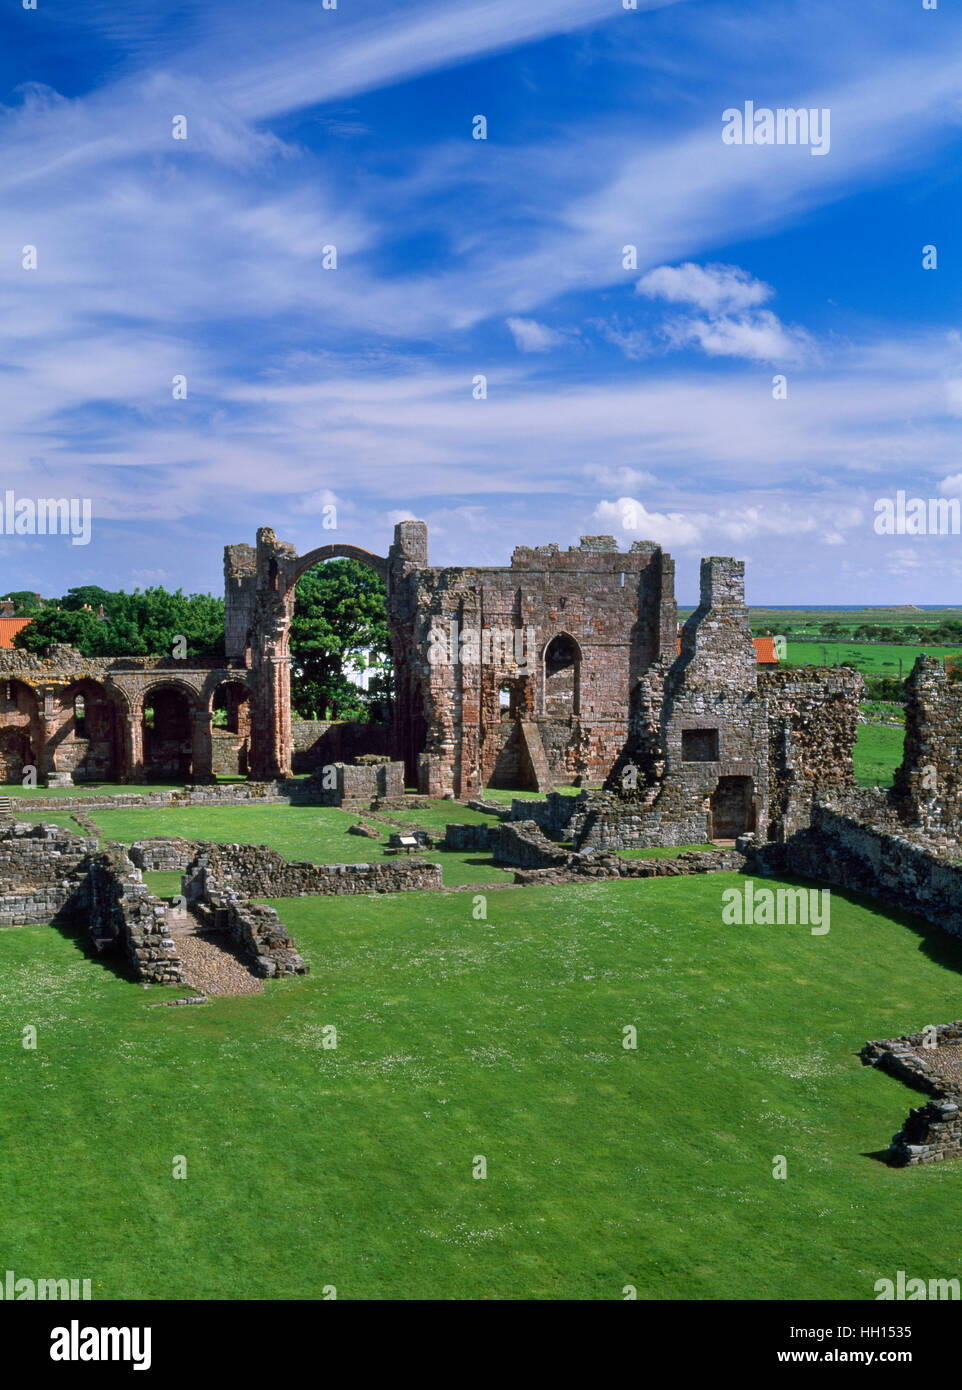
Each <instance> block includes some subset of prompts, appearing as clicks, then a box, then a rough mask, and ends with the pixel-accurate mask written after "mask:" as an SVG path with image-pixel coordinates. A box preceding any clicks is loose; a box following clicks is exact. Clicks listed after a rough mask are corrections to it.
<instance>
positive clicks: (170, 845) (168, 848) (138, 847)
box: [127, 838, 197, 873]
mask: <svg viewBox="0 0 962 1390" xmlns="http://www.w3.org/2000/svg"><path fill="white" fill-rule="evenodd" d="M196 853H197V843H196V841H194V840H178V839H176V838H171V839H161V838H158V839H154V840H137V841H135V843H134V844H132V845H130V846H129V848H128V850H127V854H128V855H129V857H130V859H131V862H132V863H134V864H136V866H137V868H138V869H140V870H141V871H143V870H145V869H146V870H148V871H151V872H157V871H160V872H167V873H177V872H179V873H183V872H184V870H185V869H186V868H187V866H188V864H189V863H190V861H191V860H192V859H193V858H194V855H195V854H196Z"/></svg>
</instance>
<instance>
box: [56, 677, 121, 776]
mask: <svg viewBox="0 0 962 1390" xmlns="http://www.w3.org/2000/svg"><path fill="white" fill-rule="evenodd" d="M54 706H55V710H56V716H55V718H56V732H55V734H54V739H53V748H52V750H51V753H52V760H53V766H52V770H53V771H54V772H67V773H70V774H71V776H72V777H73V778H75V779H76V780H77V781H99V780H102V781H106V782H112V781H114V780H115V779H116V777H117V775H118V769H119V768H120V766H121V764H122V761H123V740H122V736H121V728H120V719H119V710H118V706H117V702H116V700H115V699H113V698H112V696H111V694H110V693H109V691H108V690H107V689H106V688H105V686H103V685H102V684H101V683H100V682H99V681H95V680H91V679H89V678H86V677H84V678H81V679H80V680H76V681H72V682H71V683H70V685H67V686H64V687H63V688H62V689H61V690H59V691H58V692H57V695H56V697H55V700H54Z"/></svg>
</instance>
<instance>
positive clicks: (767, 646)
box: [678, 635, 778, 666]
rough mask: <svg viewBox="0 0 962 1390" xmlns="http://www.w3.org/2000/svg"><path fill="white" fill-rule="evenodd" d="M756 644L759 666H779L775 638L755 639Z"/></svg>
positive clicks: (679, 651) (679, 644)
mask: <svg viewBox="0 0 962 1390" xmlns="http://www.w3.org/2000/svg"><path fill="white" fill-rule="evenodd" d="M752 642H753V643H754V644H755V660H756V661H757V662H758V664H759V666H777V665H778V652H777V651H776V650H775V638H774V637H753V638H752ZM678 655H679V656H681V636H680V635H679V638H678Z"/></svg>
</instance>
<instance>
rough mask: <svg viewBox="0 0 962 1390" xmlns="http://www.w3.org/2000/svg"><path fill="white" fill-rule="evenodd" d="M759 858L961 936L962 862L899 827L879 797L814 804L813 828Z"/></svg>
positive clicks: (769, 847)
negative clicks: (915, 916) (829, 803)
mask: <svg viewBox="0 0 962 1390" xmlns="http://www.w3.org/2000/svg"><path fill="white" fill-rule="evenodd" d="M959 852H960V854H962V851H959ZM758 857H759V859H760V861H761V862H762V864H764V865H765V866H767V867H768V868H769V869H771V870H773V871H775V872H785V871H787V872H789V873H794V874H799V875H801V876H802V877H803V878H815V879H821V880H822V881H823V882H826V883H832V884H835V885H836V886H838V887H839V888H846V889H850V890H852V891H854V892H858V893H865V894H868V895H869V896H870V897H874V898H879V899H880V900H881V901H883V902H885V903H887V904H889V905H890V906H892V907H896V908H901V909H903V910H904V911H906V912H912V913H915V914H916V915H917V916H920V917H923V918H925V919H926V920H927V921H929V922H931V923H932V924H933V925H934V926H937V927H939V928H940V929H941V930H942V931H946V932H949V933H951V934H952V935H953V936H962V862H960V861H957V860H954V859H953V858H951V857H949V855H948V854H947V853H946V847H945V846H944V845H943V844H941V843H937V842H935V841H933V840H932V839H931V838H930V837H928V836H926V835H925V834H924V833H923V832H920V831H915V830H912V829H910V828H909V827H906V826H904V825H902V824H901V823H900V822H899V821H898V819H897V818H896V817H895V815H894V813H893V812H892V810H891V807H890V804H889V802H888V799H887V798H886V797H885V795H884V794H883V793H881V792H878V793H875V794H874V795H873V794H868V795H867V794H865V793H862V794H860V795H859V796H858V797H856V798H855V799H853V800H852V801H850V802H846V803H843V804H841V805H839V804H834V805H828V804H824V803H823V804H819V805H816V806H815V807H814V808H813V811H812V822H811V826H810V828H809V829H807V830H803V831H801V832H799V833H798V834H797V835H793V836H792V837H791V838H790V839H788V840H786V842H785V844H784V845H765V846H763V847H762V848H761V850H760V851H759V856H758Z"/></svg>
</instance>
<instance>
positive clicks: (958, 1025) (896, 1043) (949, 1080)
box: [859, 1021, 962, 1168]
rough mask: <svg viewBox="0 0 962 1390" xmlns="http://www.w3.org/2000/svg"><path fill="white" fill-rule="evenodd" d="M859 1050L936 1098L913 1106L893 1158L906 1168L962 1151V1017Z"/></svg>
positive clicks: (868, 1062) (867, 1062)
mask: <svg viewBox="0 0 962 1390" xmlns="http://www.w3.org/2000/svg"><path fill="white" fill-rule="evenodd" d="M859 1055H860V1056H861V1058H862V1062H863V1063H864V1065H865V1066H871V1067H878V1069H879V1070H880V1071H885V1072H888V1073H889V1075H891V1076H895V1077H897V1078H898V1079H899V1080H900V1081H904V1082H905V1083H906V1084H907V1085H909V1086H912V1087H914V1088H915V1090H918V1091H924V1092H926V1093H927V1094H928V1095H930V1096H932V1097H934V1099H933V1100H930V1101H928V1102H927V1103H926V1104H925V1105H921V1106H916V1107H914V1108H913V1109H912V1110H910V1111H909V1116H908V1119H907V1120H906V1121H905V1123H904V1125H903V1126H902V1128H901V1129H900V1130H899V1132H898V1134H896V1135H895V1136H894V1138H893V1139H892V1144H891V1147H890V1149H889V1162H890V1163H892V1164H893V1165H894V1166H895V1167H899V1168H902V1167H912V1166H914V1165H915V1164H918V1163H936V1162H938V1161H939V1160H941V1159H943V1158H958V1157H960V1156H962V1109H960V1104H962V1021H957V1022H955V1023H943V1024H939V1025H937V1026H936V1027H934V1028H931V1029H927V1030H925V1031H924V1032H921V1033H909V1034H903V1035H902V1036H901V1037H898V1038H883V1039H882V1040H881V1041H880V1042H870V1043H866V1044H865V1046H864V1047H863V1048H862V1051H861V1053H860V1054H859Z"/></svg>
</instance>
